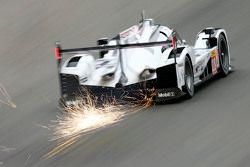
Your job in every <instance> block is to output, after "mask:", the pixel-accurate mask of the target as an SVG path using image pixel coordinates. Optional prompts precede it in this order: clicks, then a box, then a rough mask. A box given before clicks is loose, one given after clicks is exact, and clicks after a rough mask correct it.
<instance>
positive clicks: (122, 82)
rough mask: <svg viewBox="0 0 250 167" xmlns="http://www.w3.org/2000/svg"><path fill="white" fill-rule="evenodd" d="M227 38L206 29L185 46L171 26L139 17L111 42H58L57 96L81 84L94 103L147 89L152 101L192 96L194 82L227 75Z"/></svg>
mask: <svg viewBox="0 0 250 167" xmlns="http://www.w3.org/2000/svg"><path fill="white" fill-rule="evenodd" d="M227 39H228V38H227V34H226V31H225V30H224V29H221V28H206V29H204V30H202V31H200V32H199V33H198V35H197V39H196V42H195V45H194V46H190V45H188V44H187V42H186V41H185V40H182V39H181V38H180V36H179V35H178V33H177V32H176V31H174V30H173V29H171V28H168V27H166V26H162V25H159V24H155V23H154V21H153V19H142V21H140V23H139V24H138V25H134V26H132V27H130V28H129V29H127V30H125V31H123V32H121V33H120V34H118V35H117V36H116V37H114V38H113V39H111V40H108V39H106V38H102V39H99V40H98V41H97V43H98V46H95V47H87V48H74V49H62V48H61V46H60V44H59V43H57V45H56V48H55V56H56V58H57V61H58V70H59V77H60V83H61V96H62V97H61V100H63V101H64V102H65V101H66V102H67V101H71V100H74V99H75V98H76V97H77V96H79V95H81V93H82V90H83V89H82V88H87V89H88V90H90V91H91V92H92V93H93V95H94V96H96V98H97V100H99V101H102V100H103V99H105V98H116V99H123V98H124V97H125V96H126V97H128V96H136V95H137V94H138V90H148V89H155V92H156V93H155V97H154V99H155V101H165V100H169V99H174V98H178V97H181V96H186V97H188V98H191V97H193V95H194V87H195V86H196V85H198V84H200V83H202V82H205V81H207V80H208V79H210V78H211V77H213V76H215V75H217V74H219V75H220V76H223V77H224V76H227V75H228V73H229V71H230V52H229V46H228V40H227ZM93 51H97V52H98V55H97V54H94V53H93ZM65 55H68V58H65V57H64V56H65ZM97 57H98V58H97ZM84 90H86V89H84ZM123 100H124V99H123Z"/></svg>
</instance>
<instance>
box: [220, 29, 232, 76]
mask: <svg viewBox="0 0 250 167" xmlns="http://www.w3.org/2000/svg"><path fill="white" fill-rule="evenodd" d="M218 54H219V63H220V68H219V71H220V75H221V76H222V77H226V76H227V75H228V73H229V50H228V45H227V40H226V39H225V37H224V35H222V34H221V35H220V36H219V39H218Z"/></svg>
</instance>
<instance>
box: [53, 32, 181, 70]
mask: <svg viewBox="0 0 250 167" xmlns="http://www.w3.org/2000/svg"><path fill="white" fill-rule="evenodd" d="M172 36H173V37H172V39H171V40H166V41H156V42H145V43H132V44H117V45H99V46H94V47H85V48H71V49H62V47H61V44H60V42H56V47H55V57H56V60H57V64H58V67H60V65H61V61H62V58H63V55H64V54H79V53H84V52H87V51H107V50H116V49H118V50H121V49H132V48H144V47H155V46H161V45H163V46H164V45H167V46H172V47H173V49H174V53H176V52H175V50H176V49H175V48H176V46H177V44H176V38H175V36H174V35H172ZM118 42H119V41H118ZM175 62H176V56H175Z"/></svg>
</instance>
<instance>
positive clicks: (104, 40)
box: [97, 38, 109, 58]
mask: <svg viewBox="0 0 250 167" xmlns="http://www.w3.org/2000/svg"><path fill="white" fill-rule="evenodd" d="M108 42H109V40H108V38H100V39H98V40H97V45H99V46H100V45H107V44H108ZM107 53H108V51H107V50H103V51H100V52H99V57H100V58H103V57H104V55H105V54H107Z"/></svg>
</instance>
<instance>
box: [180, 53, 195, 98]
mask: <svg viewBox="0 0 250 167" xmlns="http://www.w3.org/2000/svg"><path fill="white" fill-rule="evenodd" d="M184 80H185V85H184V86H183V91H184V93H185V97H186V98H188V99H190V98H192V97H193V96H194V73H193V67H192V63H191V60H190V59H189V58H188V57H187V56H186V58H185V75H184Z"/></svg>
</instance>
